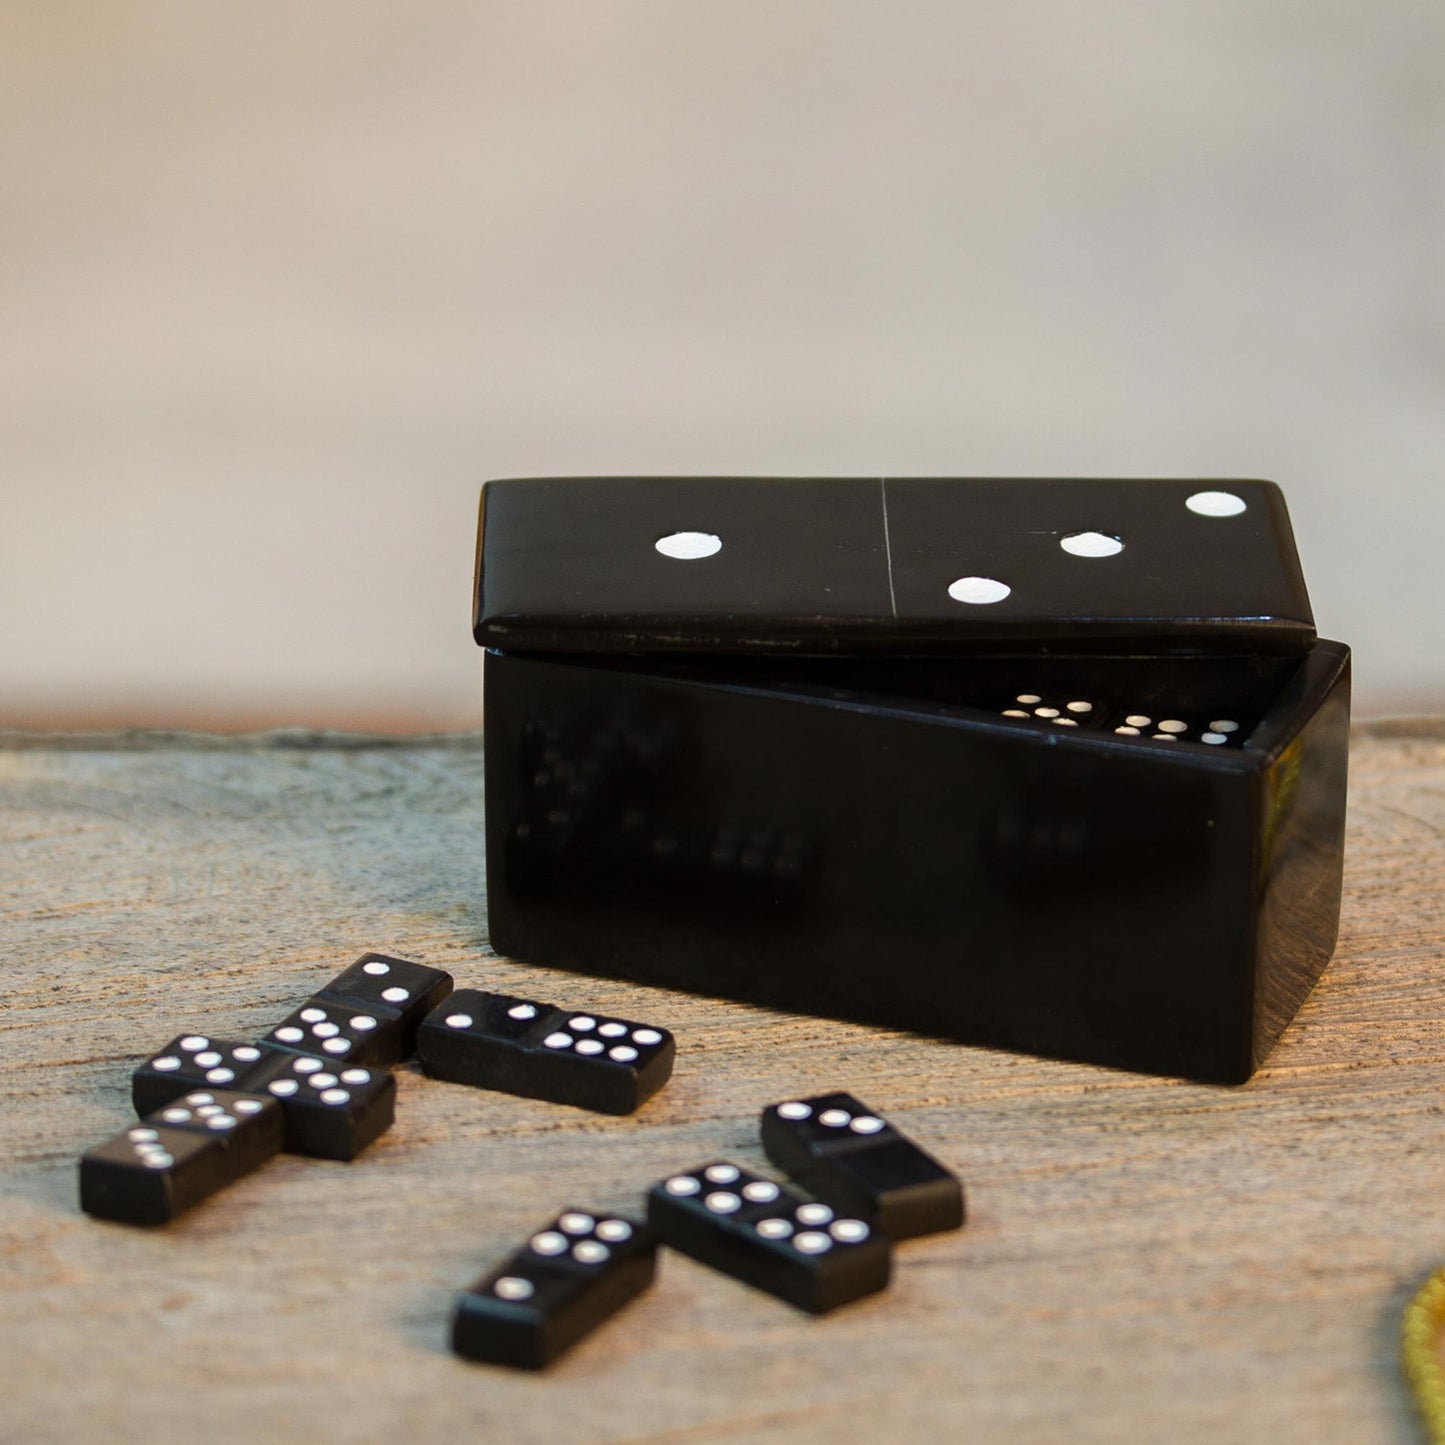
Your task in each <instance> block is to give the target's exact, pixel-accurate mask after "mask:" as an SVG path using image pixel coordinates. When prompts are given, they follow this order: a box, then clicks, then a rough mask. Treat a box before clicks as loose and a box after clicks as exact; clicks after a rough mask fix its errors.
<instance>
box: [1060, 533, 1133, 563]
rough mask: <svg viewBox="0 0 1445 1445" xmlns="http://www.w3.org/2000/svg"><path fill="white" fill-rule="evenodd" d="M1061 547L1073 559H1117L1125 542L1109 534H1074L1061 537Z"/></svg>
mask: <svg viewBox="0 0 1445 1445" xmlns="http://www.w3.org/2000/svg"><path fill="white" fill-rule="evenodd" d="M1059 546H1060V547H1062V548H1063V549H1064V551H1065V552H1067V553H1068V554H1069V555H1070V556H1071V557H1117V556H1118V555H1119V553H1120V552H1122V551H1123V550H1124V541H1123V538H1121V537H1111V536H1110V535H1109V534H1108V533H1107V532H1073V533H1070V535H1069V536H1067V537H1060V538H1059Z"/></svg>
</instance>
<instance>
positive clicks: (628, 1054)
mask: <svg viewBox="0 0 1445 1445" xmlns="http://www.w3.org/2000/svg"><path fill="white" fill-rule="evenodd" d="M607 1057H608V1058H609V1059H616V1061H617V1062H618V1063H619V1064H630V1063H631V1062H632V1061H633V1060H634V1059H635V1058H636V1057H637V1050H636V1049H634V1048H633V1047H632V1045H631V1044H618V1045H617V1046H616V1047H615V1048H611V1049H608V1050H607Z"/></svg>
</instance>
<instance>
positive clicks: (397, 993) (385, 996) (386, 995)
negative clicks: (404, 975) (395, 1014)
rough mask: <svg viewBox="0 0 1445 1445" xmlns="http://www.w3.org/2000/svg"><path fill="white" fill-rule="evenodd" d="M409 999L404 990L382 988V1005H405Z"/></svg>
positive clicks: (406, 991) (408, 993)
mask: <svg viewBox="0 0 1445 1445" xmlns="http://www.w3.org/2000/svg"><path fill="white" fill-rule="evenodd" d="M410 997H411V993H410V992H409V991H408V990H407V989H404V988H384V989H382V991H381V1001H382V1002H383V1003H405V1002H406V1001H407V999H409V998H410Z"/></svg>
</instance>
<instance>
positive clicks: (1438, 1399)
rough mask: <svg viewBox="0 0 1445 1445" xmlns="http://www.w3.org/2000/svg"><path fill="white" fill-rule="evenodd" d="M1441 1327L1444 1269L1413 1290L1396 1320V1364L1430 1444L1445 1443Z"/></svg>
mask: <svg viewBox="0 0 1445 1445" xmlns="http://www.w3.org/2000/svg"><path fill="white" fill-rule="evenodd" d="M1442 1326H1445V1268H1441V1269H1437V1270H1436V1271H1435V1273H1434V1274H1432V1275H1431V1276H1430V1278H1429V1279H1427V1280H1426V1281H1425V1283H1424V1284H1422V1285H1421V1286H1420V1288H1419V1289H1418V1290H1416V1291H1415V1297H1414V1298H1413V1299H1412V1300H1411V1301H1410V1303H1409V1304H1407V1305H1406V1306H1405V1313H1404V1315H1403V1316H1402V1317H1401V1320H1400V1363H1401V1364H1402V1365H1403V1366H1404V1369H1405V1379H1406V1380H1407V1381H1408V1382H1409V1385H1410V1391H1411V1393H1412V1394H1413V1395H1414V1396H1415V1404H1416V1405H1417V1406H1418V1407H1419V1410H1420V1418H1421V1419H1422V1420H1424V1422H1425V1429H1426V1431H1427V1432H1428V1433H1429V1436H1430V1445H1445V1370H1442V1369H1441V1367H1440V1351H1439V1342H1440V1331H1441V1328H1442Z"/></svg>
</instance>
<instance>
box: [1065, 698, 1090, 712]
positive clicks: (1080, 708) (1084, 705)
mask: <svg viewBox="0 0 1445 1445" xmlns="http://www.w3.org/2000/svg"><path fill="white" fill-rule="evenodd" d="M1065 706H1067V708H1068V709H1069V711H1070V712H1093V710H1094V704H1093V703H1091V702H1085V701H1084V699H1083V698H1075V699H1074V701H1073V702H1071V703H1067V704H1065Z"/></svg>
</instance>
